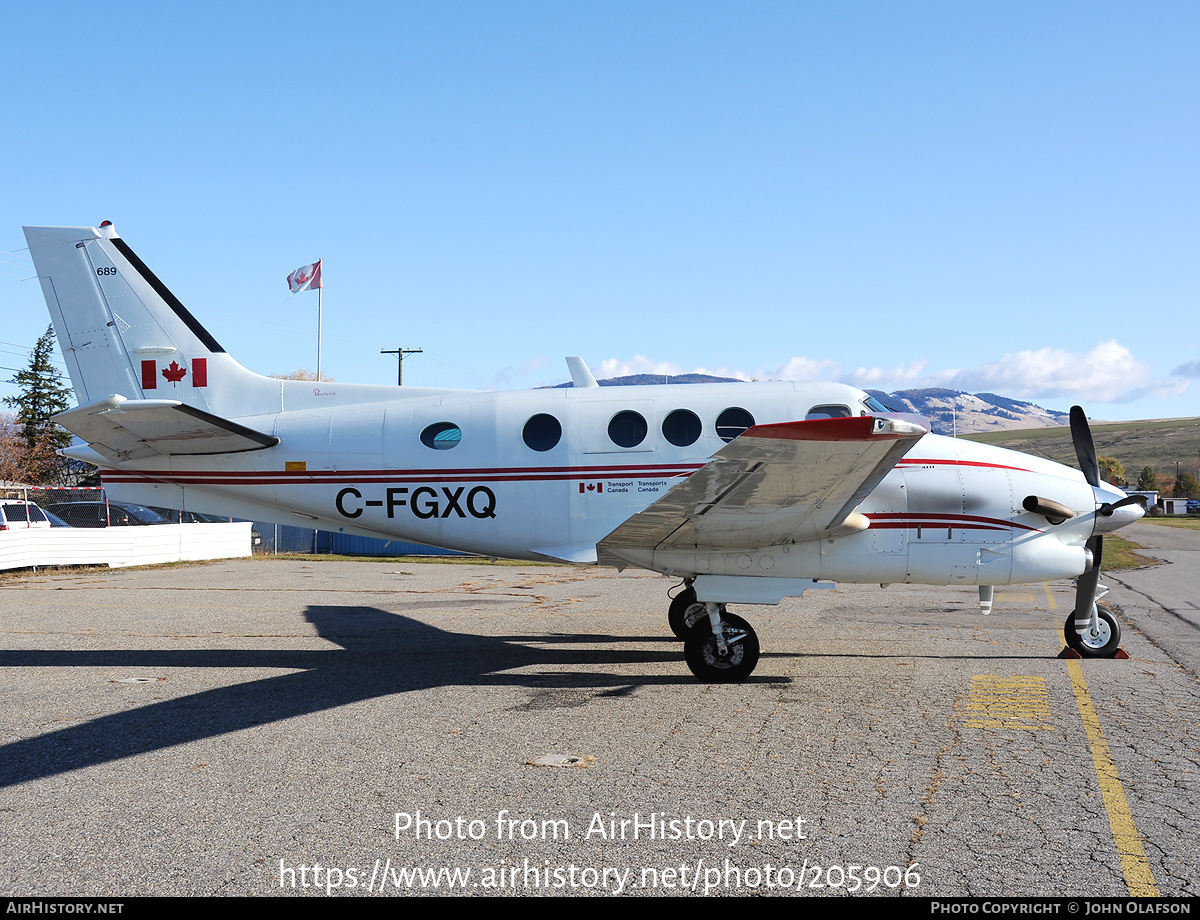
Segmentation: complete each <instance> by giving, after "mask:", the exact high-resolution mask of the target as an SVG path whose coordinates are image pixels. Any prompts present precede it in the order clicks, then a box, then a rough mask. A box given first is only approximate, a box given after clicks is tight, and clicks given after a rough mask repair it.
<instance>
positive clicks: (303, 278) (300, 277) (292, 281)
mask: <svg viewBox="0 0 1200 920" xmlns="http://www.w3.org/2000/svg"><path fill="white" fill-rule="evenodd" d="M321 262H322V260H321V259H317V261H316V262H314V263H313V264H312V265H302V266H300V267H299V268H298V269H296V270H295V271H294V272H292V273H291V274H290V275H288V277H287V282H288V287H289V288H290V289H291V291H292V293H293V294H299V293H300V292H301V291H314V290H317V289H318V288H320V287H321Z"/></svg>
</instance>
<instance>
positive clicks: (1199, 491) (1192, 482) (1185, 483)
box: [1173, 470, 1200, 498]
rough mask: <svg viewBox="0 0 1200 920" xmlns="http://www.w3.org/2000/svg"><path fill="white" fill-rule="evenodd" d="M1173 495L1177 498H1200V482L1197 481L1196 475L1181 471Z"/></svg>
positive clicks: (1176, 478)
mask: <svg viewBox="0 0 1200 920" xmlns="http://www.w3.org/2000/svg"><path fill="white" fill-rule="evenodd" d="M1173 494H1174V497H1175V498H1200V481H1198V480H1197V479H1196V476H1195V474H1193V473H1189V472H1188V471H1187V470H1181V471H1180V473H1179V475H1178V476H1176V477H1175V489H1174V492H1173Z"/></svg>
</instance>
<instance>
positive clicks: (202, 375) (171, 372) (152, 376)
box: [142, 358, 208, 390]
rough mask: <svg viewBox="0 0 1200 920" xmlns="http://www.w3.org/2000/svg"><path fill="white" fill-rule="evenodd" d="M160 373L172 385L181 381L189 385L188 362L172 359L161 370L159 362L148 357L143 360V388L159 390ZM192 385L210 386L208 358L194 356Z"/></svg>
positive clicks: (177, 384) (176, 384) (174, 385)
mask: <svg viewBox="0 0 1200 920" xmlns="http://www.w3.org/2000/svg"><path fill="white" fill-rule="evenodd" d="M160 374H161V375H162V378H163V379H164V380H166V381H168V382H169V383H170V384H171V386H172V387H178V386H179V385H180V384H181V383H182V384H184V385H185V386H186V385H187V382H188V376H189V375H188V366H187V363H186V362H185V363H183V364H180V363H179V361H178V360H172V361H171V363H170V364H168V365H166V366H165V367H163V368H162V370H161V371H160V370H159V367H158V362H157V361H155V360H154V359H153V358H147V359H145V360H143V361H142V389H143V390H157V389H158V378H159V375H160ZM191 385H192V386H193V387H206V386H208V358H192V367H191Z"/></svg>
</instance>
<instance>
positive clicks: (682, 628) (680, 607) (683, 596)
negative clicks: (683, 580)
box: [667, 588, 696, 639]
mask: <svg viewBox="0 0 1200 920" xmlns="http://www.w3.org/2000/svg"><path fill="white" fill-rule="evenodd" d="M694 603H696V591H695V589H694V588H684V589H683V590H682V591H680V592H679V593H678V594H676V595H675V597H674V599H672V601H671V606H670V608H669V609H668V610H667V624H668V625H669V626H670V627H671V632H673V633H675V636H676V637H677V638H679V639H683V638H686V637H687V633H688V626H687V619H686V616H687V612H688V608H689V607H691V606H692V604H694Z"/></svg>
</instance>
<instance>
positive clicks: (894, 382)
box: [841, 358, 929, 390]
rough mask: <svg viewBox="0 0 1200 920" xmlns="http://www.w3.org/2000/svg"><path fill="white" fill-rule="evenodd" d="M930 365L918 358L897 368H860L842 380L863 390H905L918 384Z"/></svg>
mask: <svg viewBox="0 0 1200 920" xmlns="http://www.w3.org/2000/svg"><path fill="white" fill-rule="evenodd" d="M928 364H929V362H928V361H927V360H925V359H924V358H917V359H916V360H915V361H910V362H909V363H908V364H904V363H901V364H897V365H896V366H895V367H860V368H857V369H856V370H855V371H854V372H853V373H851V374H844V375H843V376H842V377H841V380H842V382H843V383H852V384H854V385H855V386H856V387H861V388H862V389H872V390H903V389H907V388H908V387H912V386H915V385H916V384H917V382H918V381H919V380H920V379H921V374H922V373H924V371H925V368H926V367H927V366H928Z"/></svg>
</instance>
